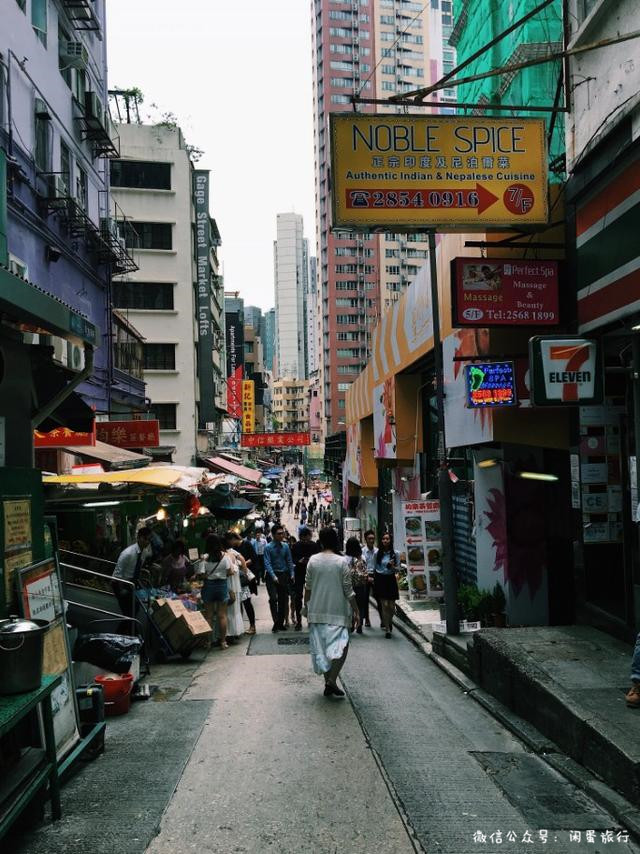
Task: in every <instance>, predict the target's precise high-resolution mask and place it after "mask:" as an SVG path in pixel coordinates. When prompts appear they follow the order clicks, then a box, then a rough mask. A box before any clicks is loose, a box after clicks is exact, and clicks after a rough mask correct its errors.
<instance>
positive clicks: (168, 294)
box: [113, 282, 173, 311]
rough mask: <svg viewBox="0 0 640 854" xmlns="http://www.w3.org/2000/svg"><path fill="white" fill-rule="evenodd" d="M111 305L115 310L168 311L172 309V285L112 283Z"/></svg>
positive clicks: (160, 283) (165, 283)
mask: <svg viewBox="0 0 640 854" xmlns="http://www.w3.org/2000/svg"><path fill="white" fill-rule="evenodd" d="M113 303H114V306H115V307H116V308H138V309H144V310H148V311H170V310H172V309H173V285H172V284H170V283H168V282H114V283H113Z"/></svg>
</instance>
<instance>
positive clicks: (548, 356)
mask: <svg viewBox="0 0 640 854" xmlns="http://www.w3.org/2000/svg"><path fill="white" fill-rule="evenodd" d="M602 374H603V369H602V355H601V352H600V347H599V344H598V342H597V341H593V340H590V339H588V338H578V337H570V336H569V337H555V338H542V337H540V336H536V337H535V338H531V339H530V340H529V376H530V381H531V405H532V406H566V405H574V406H575V405H576V404H580V405H582V406H587V405H590V404H595V403H602V397H603V380H602Z"/></svg>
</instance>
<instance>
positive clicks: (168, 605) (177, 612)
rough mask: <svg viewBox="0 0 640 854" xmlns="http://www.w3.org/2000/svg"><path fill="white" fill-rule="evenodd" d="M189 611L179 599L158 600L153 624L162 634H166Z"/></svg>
mask: <svg viewBox="0 0 640 854" xmlns="http://www.w3.org/2000/svg"><path fill="white" fill-rule="evenodd" d="M187 613H188V611H187V609H186V608H185V607H184V605H183V604H182V602H181V601H180V600H179V599H157V600H156V605H155V608H154V611H153V615H152V616H153V622H154V623H155V624H156V626H157V627H158V628H159V629H160V631H161V632H166V630H167V629H168V628H169V626H170V625H171V624H172V623H175V621H176V620H177V619H178V618H179V617H183V616H184V615H185V614H187Z"/></svg>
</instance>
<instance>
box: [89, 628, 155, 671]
mask: <svg viewBox="0 0 640 854" xmlns="http://www.w3.org/2000/svg"><path fill="white" fill-rule="evenodd" d="M141 649H142V639H141V638H137V637H131V636H130V635H113V634H107V633H100V634H88V635H80V636H79V637H78V640H77V641H76V643H75V646H74V648H73V660H74V661H84V662H86V663H87V664H93V666H94V667H101V668H102V669H103V670H110V671H111V672H112V673H128V672H129V670H130V668H131V665H132V664H133V659H134V658H135V656H136V655H139V654H140V650H141Z"/></svg>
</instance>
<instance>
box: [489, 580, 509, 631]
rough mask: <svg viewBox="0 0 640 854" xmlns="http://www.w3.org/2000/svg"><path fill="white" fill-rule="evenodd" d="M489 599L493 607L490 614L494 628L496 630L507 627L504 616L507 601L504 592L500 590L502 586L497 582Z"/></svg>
mask: <svg viewBox="0 0 640 854" xmlns="http://www.w3.org/2000/svg"><path fill="white" fill-rule="evenodd" d="M491 599H492V605H493V608H492V614H491V616H492V619H493V625H494V626H496V628H499V629H504V628H505V626H506V625H507V616H506V614H505V609H506V607H507V599H506V596H505V595H504V590H503V589H502V585H501V584H500V582H499V581H498V582H497V583H496V586H495V587H494V588H493V593H492V595H491Z"/></svg>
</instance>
